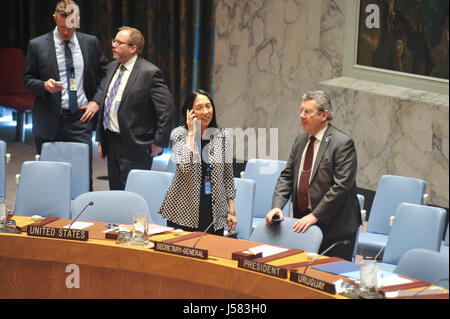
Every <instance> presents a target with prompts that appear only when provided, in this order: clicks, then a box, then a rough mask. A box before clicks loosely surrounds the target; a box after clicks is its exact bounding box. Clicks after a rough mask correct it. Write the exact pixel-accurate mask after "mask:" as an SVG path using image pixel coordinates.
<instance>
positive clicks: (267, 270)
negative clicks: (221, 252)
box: [238, 258, 287, 279]
mask: <svg viewBox="0 0 450 319" xmlns="http://www.w3.org/2000/svg"><path fill="white" fill-rule="evenodd" d="M238 267H239V268H243V269H247V270H251V271H255V272H259V273H262V274H265V275H269V276H272V277H278V278H282V279H286V278H287V269H285V268H281V267H277V266H272V265H269V264H265V263H262V262H259V261H254V260H251V259H244V258H239V260H238Z"/></svg>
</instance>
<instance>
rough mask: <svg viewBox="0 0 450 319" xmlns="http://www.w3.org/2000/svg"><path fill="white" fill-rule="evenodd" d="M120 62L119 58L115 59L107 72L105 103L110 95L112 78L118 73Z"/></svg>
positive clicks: (103, 100) (104, 92) (103, 99)
mask: <svg viewBox="0 0 450 319" xmlns="http://www.w3.org/2000/svg"><path fill="white" fill-rule="evenodd" d="M119 65H120V63H119V62H118V61H117V60H114V61H113V62H111V64H110V66H109V67H108V71H107V72H106V78H105V89H104V90H103V98H102V102H103V103H102V104H105V99H106V96H107V95H108V90H109V85H110V84H111V80H112V78H113V76H114V74H115V73H116V70H117V68H118V67H119Z"/></svg>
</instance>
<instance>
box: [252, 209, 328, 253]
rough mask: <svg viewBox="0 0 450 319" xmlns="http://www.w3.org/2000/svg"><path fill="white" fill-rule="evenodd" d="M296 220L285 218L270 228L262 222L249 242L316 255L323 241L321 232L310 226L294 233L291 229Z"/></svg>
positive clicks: (316, 227) (314, 226) (317, 228)
mask: <svg viewBox="0 0 450 319" xmlns="http://www.w3.org/2000/svg"><path fill="white" fill-rule="evenodd" d="M297 220H298V219H295V218H290V217H285V218H284V220H283V221H281V222H279V223H273V224H272V225H271V226H267V224H266V222H265V221H262V222H260V223H259V224H258V225H257V226H256V228H255V230H254V231H253V233H252V234H251V236H250V241H255V242H259V243H264V244H269V245H274V246H280V247H285V248H297V249H303V250H304V251H307V252H311V253H317V252H318V251H319V247H320V244H321V243H322V239H323V234H322V231H321V230H320V228H319V227H318V226H316V225H312V226H310V227H309V228H308V230H307V231H306V232H304V233H301V232H300V233H296V232H295V231H294V229H293V227H294V224H295V222H296V221H297Z"/></svg>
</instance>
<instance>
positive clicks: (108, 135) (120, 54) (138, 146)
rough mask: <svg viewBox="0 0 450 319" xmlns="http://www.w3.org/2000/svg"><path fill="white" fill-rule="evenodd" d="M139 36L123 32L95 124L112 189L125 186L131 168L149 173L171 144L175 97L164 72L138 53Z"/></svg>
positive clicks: (141, 40) (114, 46)
mask: <svg viewBox="0 0 450 319" xmlns="http://www.w3.org/2000/svg"><path fill="white" fill-rule="evenodd" d="M143 47H144V37H143V36H142V34H141V32H140V31H139V30H137V29H134V28H131V27H122V28H120V29H119V32H118V33H117V35H116V37H115V38H114V40H113V41H112V52H113V57H114V59H116V61H113V62H111V64H110V65H109V66H108V72H107V74H106V81H105V83H106V85H105V92H104V94H103V98H102V102H103V103H102V106H101V108H100V112H99V117H98V123H97V141H99V142H100V143H99V145H98V154H99V156H100V157H101V158H103V159H104V158H105V157H107V160H108V179H109V187H110V189H111V190H121V189H124V188H125V183H126V180H127V177H128V173H129V172H130V170H132V169H151V166H152V161H153V156H154V155H157V154H159V153H161V152H162V150H163V148H164V147H166V146H168V144H169V137H170V131H171V129H172V123H173V118H174V113H175V110H174V104H173V98H172V95H171V93H170V91H169V89H168V87H167V85H166V84H165V82H164V80H163V77H162V74H161V71H160V70H159V69H158V68H157V67H156V66H155V65H153V64H152V63H150V62H148V61H147V60H145V59H143V58H142V57H140V56H139V55H140V54H141V53H142V49H143Z"/></svg>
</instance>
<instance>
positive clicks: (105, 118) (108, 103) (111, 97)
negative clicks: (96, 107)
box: [103, 65, 125, 129]
mask: <svg viewBox="0 0 450 319" xmlns="http://www.w3.org/2000/svg"><path fill="white" fill-rule="evenodd" d="M124 71H125V66H124V65H122V66H121V67H120V72H119V75H118V76H117V79H116V82H114V85H113V87H112V88H111V91H109V96H108V99H107V100H106V104H105V108H104V110H103V112H104V114H103V125H104V126H105V129H107V128H108V123H109V115H110V111H111V103H112V102H113V100H114V97H115V96H116V93H117V91H118V90H119V85H120V81H121V80H122V75H123V72H124Z"/></svg>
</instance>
